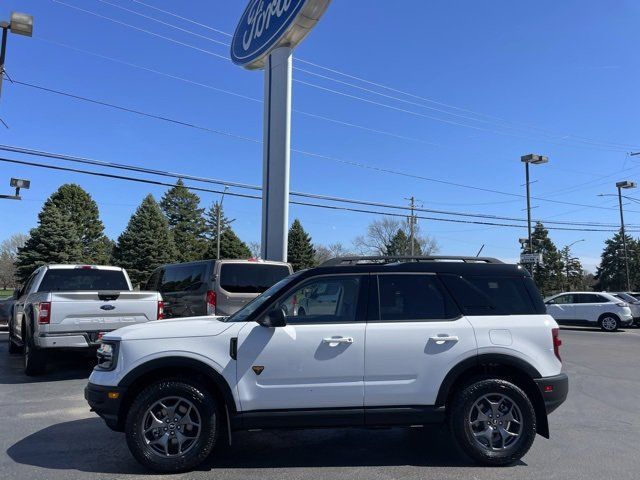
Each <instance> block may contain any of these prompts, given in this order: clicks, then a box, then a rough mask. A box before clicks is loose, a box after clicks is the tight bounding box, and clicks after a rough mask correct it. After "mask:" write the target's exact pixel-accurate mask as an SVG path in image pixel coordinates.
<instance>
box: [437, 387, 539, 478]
mask: <svg viewBox="0 0 640 480" xmlns="http://www.w3.org/2000/svg"><path fill="white" fill-rule="evenodd" d="M449 422H450V427H451V431H452V432H453V435H454V436H455V439H456V441H457V443H458V445H459V446H460V447H461V449H462V450H463V451H464V453H466V454H467V455H468V456H470V457H471V458H472V459H474V460H475V461H477V462H480V463H483V464H485V465H491V466H501V465H509V464H512V463H514V462H516V461H518V460H520V459H521V458H522V457H523V456H524V455H525V454H526V453H527V452H528V451H529V448H531V445H532V444H533V440H534V438H535V435H536V415H535V411H534V409H533V405H532V404H531V401H530V400H529V398H528V397H527V394H526V393H525V392H524V391H523V390H522V389H521V388H519V387H518V386H516V385H514V384H513V383H511V382H508V381H506V380H501V379H476V380H475V381H472V382H471V383H468V384H466V385H465V386H463V387H462V388H461V389H460V390H459V391H458V392H457V393H455V394H454V398H453V402H452V404H451V409H450V412H449Z"/></svg>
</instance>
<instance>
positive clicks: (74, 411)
mask: <svg viewBox="0 0 640 480" xmlns="http://www.w3.org/2000/svg"><path fill="white" fill-rule="evenodd" d="M51 415H54V416H68V417H91V416H93V413H91V412H90V411H89V407H88V406H86V407H73V408H63V409H60V410H47V411H44V412H30V413H20V414H18V418H43V417H49V416H51Z"/></svg>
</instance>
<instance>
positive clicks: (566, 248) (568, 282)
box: [564, 238, 585, 291]
mask: <svg viewBox="0 0 640 480" xmlns="http://www.w3.org/2000/svg"><path fill="white" fill-rule="evenodd" d="M584 241H585V239H584V238H581V239H580V240H576V241H575V242H571V243H570V244H569V245H567V246H566V247H565V249H564V250H565V254H564V266H565V272H566V275H567V291H570V290H571V280H569V261H570V260H572V259H571V258H569V251H570V250H571V247H573V246H574V245H575V244H576V243H580V242H584ZM574 258H575V257H574Z"/></svg>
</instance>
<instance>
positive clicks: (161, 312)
mask: <svg viewBox="0 0 640 480" xmlns="http://www.w3.org/2000/svg"><path fill="white" fill-rule="evenodd" d="M163 318H164V302H163V301H162V300H158V315H157V319H158V320H162V319H163Z"/></svg>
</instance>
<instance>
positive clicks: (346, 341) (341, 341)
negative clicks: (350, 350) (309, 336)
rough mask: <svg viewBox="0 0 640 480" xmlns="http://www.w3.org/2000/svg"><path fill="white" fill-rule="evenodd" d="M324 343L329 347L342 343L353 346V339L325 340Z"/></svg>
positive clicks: (335, 338)
mask: <svg viewBox="0 0 640 480" xmlns="http://www.w3.org/2000/svg"><path fill="white" fill-rule="evenodd" d="M322 343H328V344H329V345H334V346H335V345H339V344H342V343H346V344H351V343H353V337H334V338H323V339H322Z"/></svg>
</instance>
